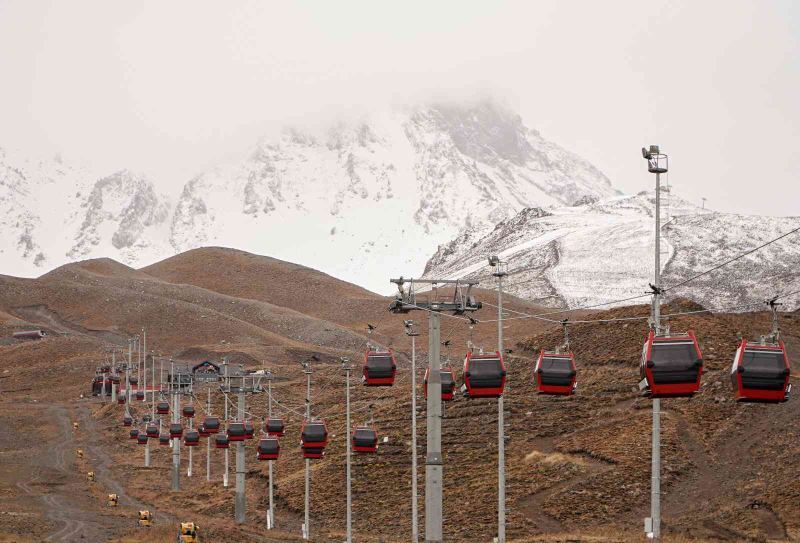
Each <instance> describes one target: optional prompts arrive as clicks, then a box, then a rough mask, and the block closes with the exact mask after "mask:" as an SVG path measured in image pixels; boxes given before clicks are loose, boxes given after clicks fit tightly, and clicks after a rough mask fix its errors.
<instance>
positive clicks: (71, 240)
mask: <svg viewBox="0 0 800 543" xmlns="http://www.w3.org/2000/svg"><path fill="white" fill-rule="evenodd" d="M169 215H170V203H169V201H168V200H167V199H166V198H165V197H164V196H161V195H159V194H158V193H157V190H156V188H155V186H154V185H153V183H152V182H151V181H149V180H148V179H146V178H145V177H143V176H141V175H137V174H134V173H132V172H129V171H127V170H122V171H119V172H116V173H113V174H111V175H108V176H105V177H101V178H100V179H98V178H97V176H95V175H93V174H92V173H90V172H89V171H88V170H87V169H86V168H83V167H80V166H77V165H74V164H69V163H67V162H66V161H64V160H62V159H61V158H60V157H55V158H53V159H48V160H43V159H31V158H29V157H26V156H22V155H20V154H19V153H13V152H11V151H9V150H6V149H2V148H0V254H2V255H3V269H2V273H6V274H14V275H23V276H34V275H40V274H41V273H43V272H45V271H47V270H49V269H51V268H53V267H55V266H58V265H61V264H64V263H65V262H69V261H73V260H80V259H83V258H90V257H96V256H112V257H114V258H118V259H120V260H122V261H125V262H129V263H135V262H138V261H140V260H152V259H158V258H161V257H163V256H166V255H169V254H172V252H173V249H172V247H170V245H169V243H168V242H167V240H168V235H169V233H168V225H169V223H168V218H169Z"/></svg>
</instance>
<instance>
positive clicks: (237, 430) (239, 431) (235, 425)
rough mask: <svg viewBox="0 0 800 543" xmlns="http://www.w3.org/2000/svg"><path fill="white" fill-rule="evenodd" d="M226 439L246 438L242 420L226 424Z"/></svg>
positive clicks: (242, 439)
mask: <svg viewBox="0 0 800 543" xmlns="http://www.w3.org/2000/svg"><path fill="white" fill-rule="evenodd" d="M228 439H229V440H231V441H244V440H245V439H247V431H246V430H245V428H244V423H243V422H232V423H230V424H229V425H228Z"/></svg>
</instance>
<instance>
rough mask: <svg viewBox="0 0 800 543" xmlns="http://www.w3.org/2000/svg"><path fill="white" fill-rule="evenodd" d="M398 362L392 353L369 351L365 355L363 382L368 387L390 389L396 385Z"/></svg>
mask: <svg viewBox="0 0 800 543" xmlns="http://www.w3.org/2000/svg"><path fill="white" fill-rule="evenodd" d="M396 373H397V362H396V361H395V358H394V353H393V352H392V351H386V352H378V351H367V353H366V354H365V355H364V376H363V377H362V382H363V383H364V385H366V386H368V387H390V386H392V385H393V384H394V376H395V374H396Z"/></svg>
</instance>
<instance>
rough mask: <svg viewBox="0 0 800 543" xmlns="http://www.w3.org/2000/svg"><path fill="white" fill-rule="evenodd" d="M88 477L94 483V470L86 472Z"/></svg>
mask: <svg viewBox="0 0 800 543" xmlns="http://www.w3.org/2000/svg"><path fill="white" fill-rule="evenodd" d="M86 478H87V479H88V480H89V482H90V483H93V482H94V472H93V471H90V472H89V473H87V474H86Z"/></svg>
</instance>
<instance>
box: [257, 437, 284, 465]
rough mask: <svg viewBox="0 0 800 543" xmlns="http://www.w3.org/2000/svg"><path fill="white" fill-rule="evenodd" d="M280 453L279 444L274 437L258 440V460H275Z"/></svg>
mask: <svg viewBox="0 0 800 543" xmlns="http://www.w3.org/2000/svg"><path fill="white" fill-rule="evenodd" d="M280 452H281V446H280V443H278V438H276V437H265V438H262V439H259V440H258V459H259V460H277V459H278V455H279V454H280Z"/></svg>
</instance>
